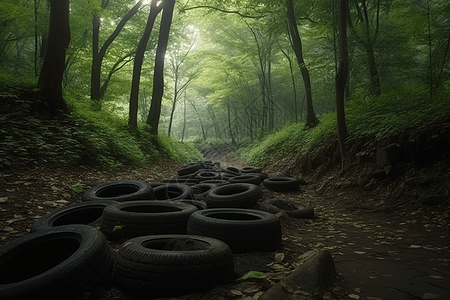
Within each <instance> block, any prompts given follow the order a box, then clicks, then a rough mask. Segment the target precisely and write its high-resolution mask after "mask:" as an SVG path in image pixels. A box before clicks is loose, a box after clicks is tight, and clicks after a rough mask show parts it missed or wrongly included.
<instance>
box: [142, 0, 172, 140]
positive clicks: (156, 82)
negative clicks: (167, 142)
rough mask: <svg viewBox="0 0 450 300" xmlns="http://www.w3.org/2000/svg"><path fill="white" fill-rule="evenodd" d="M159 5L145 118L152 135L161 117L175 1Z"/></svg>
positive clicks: (155, 133) (169, 0)
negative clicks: (150, 95) (155, 44)
mask: <svg viewBox="0 0 450 300" xmlns="http://www.w3.org/2000/svg"><path fill="white" fill-rule="evenodd" d="M161 5H162V6H163V15H162V17H161V28H160V32H159V39H158V47H157V48H156V57H155V71H154V75H153V93H152V103H151V105H150V110H149V113H148V117H147V124H148V125H150V127H151V129H150V132H151V133H152V134H154V135H157V134H158V125H159V117H160V115H161V102H162V97H163V94H164V58H165V56H166V51H167V44H168V42H169V33H170V27H171V25H172V17H173V10H174V6H175V0H165V1H164V2H163V3H162V4H161Z"/></svg>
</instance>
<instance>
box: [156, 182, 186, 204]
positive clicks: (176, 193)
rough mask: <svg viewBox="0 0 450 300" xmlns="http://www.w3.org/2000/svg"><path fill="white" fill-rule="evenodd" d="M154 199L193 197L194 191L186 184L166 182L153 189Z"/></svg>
mask: <svg viewBox="0 0 450 300" xmlns="http://www.w3.org/2000/svg"><path fill="white" fill-rule="evenodd" d="M153 193H154V195H155V199H156V200H178V199H194V193H193V192H192V189H191V187H190V186H188V185H186V184H176V183H167V184H164V185H160V186H158V187H155V188H154V189H153Z"/></svg>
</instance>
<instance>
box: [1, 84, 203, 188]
mask: <svg viewBox="0 0 450 300" xmlns="http://www.w3.org/2000/svg"><path fill="white" fill-rule="evenodd" d="M25 91H26V92H27V91H28V92H29V91H31V88H29V89H28V90H25ZM19 92H24V90H23V88H22V89H18V88H15V87H13V88H7V89H4V92H1V93H0V99H2V100H1V101H2V105H3V106H4V108H5V109H6V110H7V111H9V113H6V114H3V115H2V116H1V117H0V128H1V129H0V134H1V135H2V136H4V137H5V139H4V140H2V141H0V143H1V147H0V168H2V167H10V166H27V167H32V166H41V165H45V166H52V165H58V166H61V165H62V166H91V167H95V168H99V169H108V168H114V167H118V166H122V165H131V166H140V165H152V164H154V163H155V162H157V161H158V160H160V159H163V158H167V159H173V160H175V161H177V162H181V163H186V162H190V161H194V160H199V159H200V158H201V155H200V153H199V152H198V150H196V149H195V147H194V146H192V144H181V143H178V142H177V141H175V140H173V139H170V138H169V137H167V136H163V137H158V138H157V139H156V141H157V143H155V142H154V141H155V138H154V137H152V136H151V135H150V134H149V133H148V128H146V126H141V128H140V130H139V131H138V132H133V131H130V129H129V127H128V125H127V122H126V119H124V118H121V117H118V116H117V115H112V114H110V113H108V112H107V111H104V110H102V109H100V106H98V105H92V103H93V102H92V101H91V100H88V99H83V97H82V96H81V95H76V94H75V93H73V94H66V96H65V97H66V99H67V102H68V104H69V107H70V110H71V115H70V116H69V117H68V118H61V119H50V120H49V119H45V118H42V117H40V116H39V115H29V114H28V113H27V112H28V111H30V107H29V103H30V102H29V101H23V100H17V99H23V97H22V96H21V95H20V94H18V93H19ZM18 103H19V104H18ZM20 111H22V113H19V114H17V112H20ZM71 188H72V190H73V191H74V193H75V192H76V190H78V189H79V188H81V186H80V185H74V186H72V187H71Z"/></svg>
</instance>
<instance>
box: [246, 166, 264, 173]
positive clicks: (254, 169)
mask: <svg viewBox="0 0 450 300" xmlns="http://www.w3.org/2000/svg"><path fill="white" fill-rule="evenodd" d="M261 171H262V168H253V167H244V168H242V169H241V172H242V173H261Z"/></svg>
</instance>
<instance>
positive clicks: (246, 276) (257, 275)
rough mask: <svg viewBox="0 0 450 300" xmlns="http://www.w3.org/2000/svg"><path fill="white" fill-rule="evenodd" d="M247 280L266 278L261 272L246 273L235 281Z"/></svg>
mask: <svg viewBox="0 0 450 300" xmlns="http://www.w3.org/2000/svg"><path fill="white" fill-rule="evenodd" d="M249 278H257V279H259V278H266V274H264V273H263V272H260V271H248V272H247V273H245V274H244V275H243V276H242V277H240V278H238V279H236V281H244V280H247V279H249Z"/></svg>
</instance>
